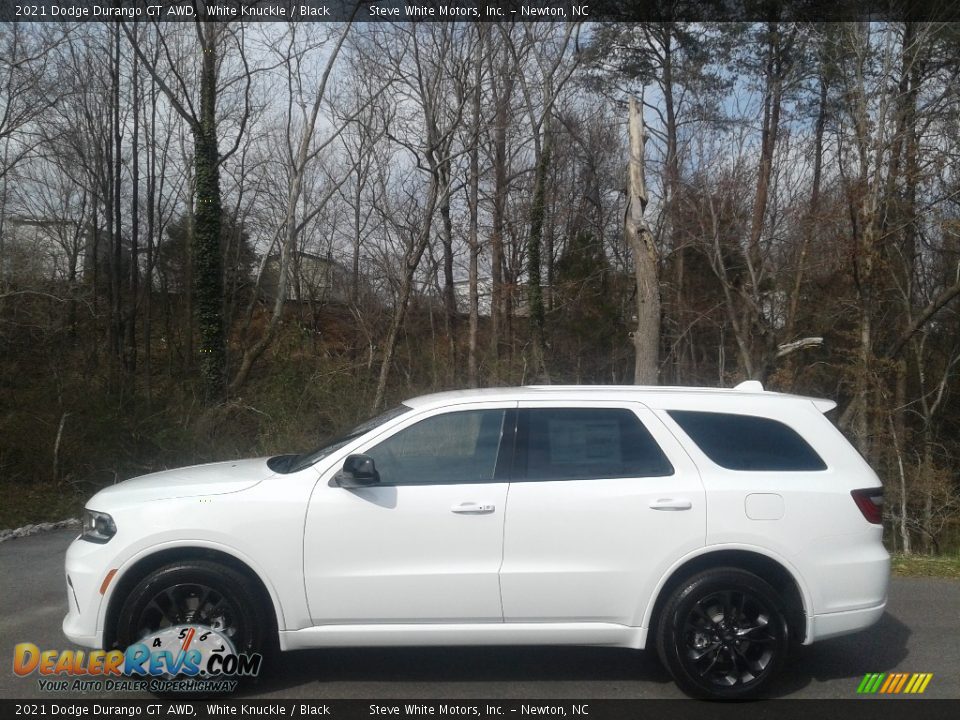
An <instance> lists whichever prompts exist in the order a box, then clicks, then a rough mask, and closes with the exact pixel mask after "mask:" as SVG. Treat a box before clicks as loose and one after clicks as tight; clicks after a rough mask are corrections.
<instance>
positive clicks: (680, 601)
mask: <svg viewBox="0 0 960 720" xmlns="http://www.w3.org/2000/svg"><path fill="white" fill-rule="evenodd" d="M783 608H784V605H783V601H782V600H781V598H780V596H779V595H778V593H777V591H776V590H774V589H773V587H771V586H770V585H769V584H768V583H767V582H765V581H764V580H762V579H761V578H759V577H757V576H756V575H754V574H753V573H749V572H746V571H744V570H739V569H736V568H716V569H713V570H707V571H705V572H702V573H699V574H697V575H694V576H693V577H690V578H688V579H687V580H685V581H684V582H682V583H680V585H678V586H677V587H676V588H675V589H674V590H673V591H672V592H671V594H670V596H669V597H668V599H667V602H666V603H665V605H664V606H663V611H662V612H661V614H660V621H659V623H658V628H657V638H656V639H657V651H658V653H659V654H660V659H661V660H662V661H663V663H664V665H665V666H666V668H667V670H668V671H669V672H670V674H671V675H672V676H673V678H674V680H675V681H676V683H677V685H678V686H679V687H680V689H681V690H683V691H684V692H685V693H687V694H688V695H692V696H694V697H700V698H711V699H730V700H734V699H739V698H746V697H751V696H755V695H757V694H758V693H760V692H761V691H762V689H763V688H764V687H765V686H766V685H767V683H768V682H769V681H770V679H771V678H772V677H773V676H774V675H775V674H776V672H777V671H778V670H779V668H780V667H781V665H782V664H783V661H784V657H785V656H786V653H787V648H788V646H789V631H788V626H787V620H786V614H785V612H784V609H783Z"/></svg>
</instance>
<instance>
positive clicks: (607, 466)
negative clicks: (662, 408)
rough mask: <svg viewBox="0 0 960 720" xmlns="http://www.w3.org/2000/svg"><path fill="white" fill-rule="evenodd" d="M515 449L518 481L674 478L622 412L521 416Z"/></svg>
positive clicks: (645, 434) (546, 411)
mask: <svg viewBox="0 0 960 720" xmlns="http://www.w3.org/2000/svg"><path fill="white" fill-rule="evenodd" d="M518 444H519V449H520V466H521V467H520V468H518V469H519V470H520V472H518V473H516V474H517V475H519V477H518V478H517V479H526V480H589V479H594V478H596V479H599V478H621V477H662V476H664V475H672V474H673V466H672V465H671V464H670V461H669V460H667V457H666V456H665V455H664V454H663V451H662V450H661V449H660V446H659V445H657V442H656V440H654V439H653V436H652V435H650V433H649V431H648V430H647V429H646V428H645V427H644V426H643V423H642V422H640V418H638V417H637V416H636V415H635V414H634V413H632V412H631V411H630V410H627V409H624V408H530V409H527V410H521V411H520V424H519V427H518ZM524 448H525V449H526V453H524V452H523V450H524ZM524 455H525V456H526V477H525V478H524V474H523V465H524V462H523V460H524Z"/></svg>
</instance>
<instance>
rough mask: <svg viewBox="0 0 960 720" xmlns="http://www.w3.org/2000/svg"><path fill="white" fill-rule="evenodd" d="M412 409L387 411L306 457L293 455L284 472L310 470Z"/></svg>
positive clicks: (399, 406)
mask: <svg viewBox="0 0 960 720" xmlns="http://www.w3.org/2000/svg"><path fill="white" fill-rule="evenodd" d="M409 411H410V408H409V407H408V406H407V405H398V406H397V407H395V408H392V409H391V410H387V411H386V412H385V413H383V414H381V415H377V416H376V417H375V418H371V419H370V420H367V421H366V422H362V423H360V424H359V425H357V426H356V427H355V428H353V430H351V431H350V432H348V433H347V434H346V435H341V436H340V437H338V438H337V439H335V440H332V441H330V442H329V443H327V444H326V445H322V446H321V447H319V448H317V449H316V450H314V451H313V452H309V453H306V454H304V455H293V456H291V458H290V460H289V462H288V464H287V468H286V470H285V471H284V472H287V473H294V472H299V471H300V470H303V469H304V468H308V467H310V466H311V465H313V464H314V463H316V462H317V461H318V460H322V459H323V458H325V457H327V455H329V454H330V453H332V452H335V451H337V450H339V449H340V448H342V447H343V446H344V445H346V444H347V443H348V442H350V441H351V440H355V439H356V438H358V437H360V436H361V435H365V434H366V433H368V432H370V431H371V430H373V429H374V428H377V427H380V426H381V425H383V424H384V423H386V422H388V421H390V420H393V419H394V418H395V417H399V416H401V415H403V414H404V413H405V412H409Z"/></svg>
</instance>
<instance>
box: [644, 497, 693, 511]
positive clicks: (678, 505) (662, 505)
mask: <svg viewBox="0 0 960 720" xmlns="http://www.w3.org/2000/svg"><path fill="white" fill-rule="evenodd" d="M692 507H693V503H692V502H690V501H689V500H687V499H686V498H657V499H656V500H651V501H650V509H651V510H673V511H676V510H689V509H690V508H692Z"/></svg>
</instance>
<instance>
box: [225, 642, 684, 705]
mask: <svg viewBox="0 0 960 720" xmlns="http://www.w3.org/2000/svg"><path fill="white" fill-rule="evenodd" d="M273 664H274V668H273V669H272V671H270V672H268V673H267V674H266V677H263V678H261V679H260V681H259V682H257V683H256V684H255V685H252V686H249V687H247V688H245V689H244V690H243V691H242V694H243V695H247V696H257V695H265V694H271V693H275V692H283V693H284V695H289V694H290V692H289V691H290V690H291V689H294V688H297V687H300V688H301V689H302V690H308V688H311V689H312V691H313V692H314V694H321V695H324V696H326V697H330V696H331V695H330V694H329V693H328V692H327V691H326V690H324V689H323V686H324V685H325V686H326V688H327V690H333V691H334V692H336V694H337V695H340V692H341V690H342V689H343V685H342V684H347V685H348V686H349V687H352V688H355V695H357V696H360V697H368V696H370V695H371V694H373V692H376V693H378V694H382V695H383V696H384V697H397V696H398V695H402V696H404V697H412V696H413V695H411V694H410V691H411V687H417V686H418V684H419V683H423V687H422V688H420V689H419V690H417V691H415V693H414V694H415V695H418V696H422V697H426V696H428V695H430V694H433V695H435V696H437V697H441V698H442V697H445V694H444V693H445V692H446V691H447V690H449V688H450V686H451V685H453V684H460V683H498V684H501V685H498V687H497V688H494V687H491V686H489V685H485V686H483V687H481V688H478V690H477V691H476V692H474V693H473V694H474V695H476V696H478V697H481V696H482V697H494V696H500V693H499V692H497V689H503V685H502V684H517V685H518V686H523V685H525V684H526V683H543V682H574V683H611V682H613V683H625V682H631V681H635V680H638V679H643V680H644V681H646V682H654V683H658V684H661V685H665V686H670V684H671V680H670V676H669V675H668V674H667V673H666V671H665V670H664V669H663V668H662V666H661V665H660V662H659V660H658V659H657V656H656V653H655V652H653V651H650V652H637V651H635V650H627V649H621V648H595V647H513V646H509V647H442V648H432V647H429V648H331V649H326V650H299V651H296V652H289V653H282V654H281V655H280V656H279V658H276V659H274V660H273ZM317 684H319V685H320V687H319V688H318V687H317ZM401 684H402V687H400V688H398V690H395V691H391V689H390V688H391V687H393V686H400V685H401ZM445 687H446V688H447V690H445ZM368 689H369V690H368ZM308 692H309V690H308ZM664 692H665V693H667V692H668V691H664ZM478 693H479V694H478ZM458 694H459V693H458ZM669 694H672V692H671V693H669ZM553 695H555V692H551V696H553ZM518 696H521V695H518ZM344 697H349V695H344Z"/></svg>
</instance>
